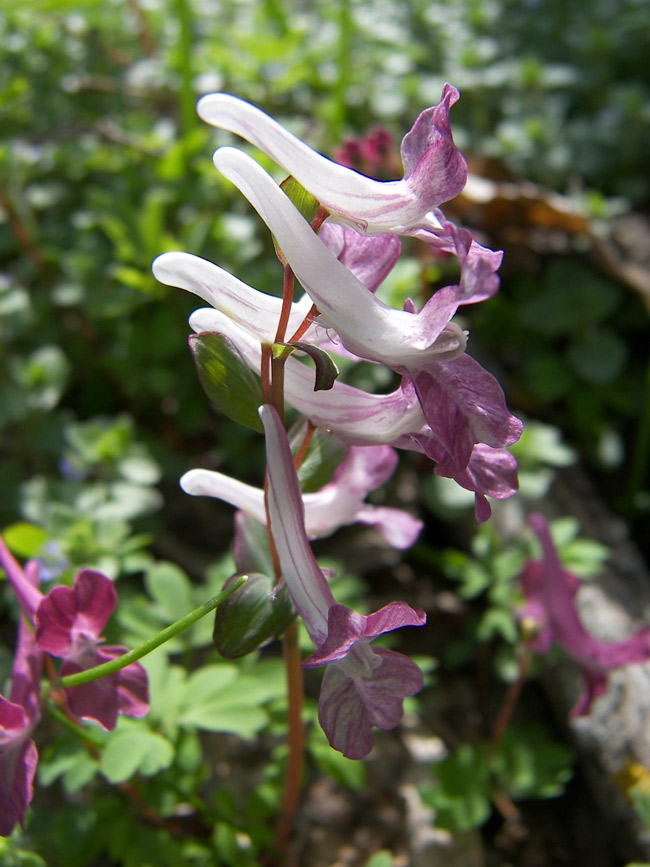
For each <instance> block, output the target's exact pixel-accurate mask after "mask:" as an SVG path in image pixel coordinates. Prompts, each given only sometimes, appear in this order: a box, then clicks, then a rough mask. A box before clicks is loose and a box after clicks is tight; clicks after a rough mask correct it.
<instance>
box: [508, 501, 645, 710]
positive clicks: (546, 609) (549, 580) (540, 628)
mask: <svg viewBox="0 0 650 867" xmlns="http://www.w3.org/2000/svg"><path fill="white" fill-rule="evenodd" d="M530 525H531V527H532V529H533V530H534V531H535V534H536V535H537V537H538V538H539V541H540V543H541V546H542V559H541V560H531V561H529V562H528V563H527V564H526V567H525V569H524V571H523V572H522V574H521V575H520V576H519V580H520V582H521V585H522V588H523V591H524V594H525V596H526V605H525V606H524V607H523V608H522V610H521V611H520V612H519V618H520V621H521V622H522V623H524V624H526V626H527V631H531V629H530V627H531V626H532V632H533V638H532V639H531V640H530V641H529V643H528V646H529V648H530V649H531V650H532V651H534V652H535V653H548V652H549V650H550V649H551V647H552V646H553V645H558V646H559V647H561V648H562V649H563V650H564V651H565V652H566V653H567V654H568V655H569V656H570V657H571V659H572V660H573V661H574V662H575V663H576V665H577V666H578V668H579V669H580V672H581V674H582V679H583V683H584V690H583V692H582V694H581V695H580V697H579V698H578V701H577V702H576V704H575V706H574V707H573V709H572V711H571V716H582V715H584V714H588V713H589V711H590V709H591V704H592V702H593V701H594V699H596V698H598V696H600V695H602V694H603V693H604V692H605V691H606V690H607V675H608V672H609V671H611V670H612V669H615V668H620V667H621V666H623V665H631V664H633V663H640V662H646V661H647V660H648V659H650V627H647V626H646V627H643V628H642V629H640V630H639V631H638V632H637V633H635V634H634V635H632V636H631V637H630V638H625V639H623V640H621V641H612V642H605V641H600V640H599V639H598V638H596V637H595V636H593V635H591V634H590V633H589V632H587V630H586V629H585V627H584V626H583V625H582V621H581V620H580V615H579V613H578V610H577V608H576V601H575V595H576V593H577V591H578V588H579V587H580V579H579V578H578V577H577V576H575V575H573V574H572V573H571V572H567V571H566V569H564V568H563V566H562V564H561V562H560V558H559V557H558V554H557V551H556V550H555V546H554V545H553V540H552V539H551V533H550V530H549V526H548V522H547V521H546V519H545V518H544V517H543V516H542V515H531V517H530Z"/></svg>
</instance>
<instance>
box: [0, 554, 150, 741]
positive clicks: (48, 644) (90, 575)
mask: <svg viewBox="0 0 650 867" xmlns="http://www.w3.org/2000/svg"><path fill="white" fill-rule="evenodd" d="M0 564H1V565H2V567H3V568H4V570H5V571H6V573H7V577H8V579H9V583H10V584H11V586H12V588H13V590H14V593H15V594H16V597H17V599H18V602H19V603H20V606H21V608H22V609H23V612H24V614H25V616H26V617H27V619H28V620H29V621H30V622H31V624H32V625H33V627H34V630H35V641H36V647H37V648H38V650H39V651H41V652H45V653H49V654H51V655H52V656H56V657H59V658H61V659H63V665H62V667H61V675H62V676H66V675H68V674H74V673H76V672H79V671H85V670H86V669H89V668H94V667H95V666H97V665H100V664H101V663H103V662H108V661H109V660H112V659H116V658H117V657H118V656H121V655H122V654H124V653H126V651H127V648H126V647H118V646H111V647H100V646H99V645H100V644H101V643H102V641H103V639H102V638H101V631H102V629H103V628H104V626H105V625H106V622H107V621H108V618H109V617H110V615H111V614H112V612H113V610H114V608H115V606H116V604H117V591H116V590H115V585H114V584H113V582H112V581H111V579H110V578H107V577H106V576H105V575H102V574H101V573H100V572H95V571H94V570H92V569H82V570H81V571H80V572H79V573H78V574H77V575H76V577H75V580H74V585H73V587H65V586H63V585H60V586H58V587H53V588H52V589H51V590H50V591H49V592H48V593H47V594H46V595H43V594H42V593H41V592H40V590H39V589H38V585H39V575H38V563H37V562H36V561H30V562H28V563H27V565H26V567H25V569H24V570H23V569H21V568H20V566H19V565H18V563H17V562H16V560H15V559H14V558H13V556H12V555H11V553H10V552H9V550H8V548H7V547H6V545H5V544H4V542H3V541H2V539H0ZM65 695H66V702H67V706H68V710H69V711H70V713H71V714H72V715H73V716H75V717H78V718H79V719H85V720H93V721H94V722H96V723H98V724H99V725H100V726H102V728H104V729H107V730H112V729H114V728H115V725H116V723H117V717H118V715H119V714H125V715H126V716H134V717H142V716H145V715H146V714H147V712H148V710H149V704H148V691H147V673H146V671H145V669H144V667H143V666H142V665H141V664H140V663H139V662H135V663H132V664H131V665H128V666H126V667H125V668H123V669H120V670H119V671H117V672H114V673H113V674H109V675H106V676H105V677H102V678H100V679H98V680H95V681H91V682H90V683H86V684H83V685H81V686H75V687H70V688H68V689H66V690H65Z"/></svg>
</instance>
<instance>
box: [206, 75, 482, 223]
mask: <svg viewBox="0 0 650 867" xmlns="http://www.w3.org/2000/svg"><path fill="white" fill-rule="evenodd" d="M459 96H460V94H459V93H458V91H457V90H456V88H455V87H452V85H450V84H446V85H445V86H444V89H443V94H442V100H441V101H440V103H439V104H438V105H436V106H432V107H431V108H428V109H426V110H425V111H423V112H422V113H421V114H420V116H419V117H418V119H417V120H416V121H415V123H414V125H413V127H412V129H411V130H410V132H409V133H407V135H406V136H405V137H404V140H403V141H402V148H401V153H402V161H403V163H404V177H403V178H402V180H399V181H374V180H372V179H371V178H367V177H365V176H364V175H360V174H358V173H357V172H355V171H353V170H351V169H348V168H345V167H344V166H341V165H339V164H337V163H334V162H332V161H331V160H328V159H327V158H326V157H323V156H321V155H320V154H318V153H316V152H315V151H313V150H312V149H311V148H310V147H308V145H306V144H305V143H304V142H302V141H301V140H300V139H298V138H296V136H294V135H292V134H291V133H290V132H289V131H288V130H286V129H285V128H284V127H283V126H281V125H280V124H279V123H277V122H276V121H275V120H273V119H272V118H271V117H269V115H267V114H265V113H264V112H263V111H261V110H260V109H259V108H256V107H255V106H254V105H251V104H250V103H248V102H245V101H244V100H242V99H238V98H237V97H235V96H231V95H230V94H227V93H210V94H207V95H206V96H203V97H202V98H201V99H200V100H199V102H198V105H197V111H198V113H199V116H200V117H201V118H202V119H203V120H204V121H206V122H207V123H209V124H211V125H212V126H216V127H219V128H220V129H225V130H228V131H230V132H233V133H236V134H237V135H239V136H241V137H242V138H245V139H246V140H247V141H249V142H251V143H252V144H254V145H255V146H256V147H258V148H259V149H260V150H261V151H263V152H264V153H265V154H267V155H268V156H269V157H270V158H271V159H272V160H274V161H275V162H276V163H278V165H280V166H282V168H283V169H285V171H286V172H288V173H289V174H291V175H293V177H294V178H296V180H297V181H298V182H299V183H300V184H302V186H303V187H305V189H306V190H308V191H309V192H310V193H311V194H312V195H313V196H314V198H316V199H317V200H318V201H319V202H320V203H321V204H322V205H324V206H325V207H326V208H327V209H328V211H330V213H331V214H332V215H333V216H334V217H335V219H336V221H337V222H341V223H343V224H345V225H349V226H351V227H352V228H353V229H356V230H357V231H358V232H361V233H362V234H368V235H376V234H382V233H384V232H397V233H400V234H405V233H406V232H408V230H409V229H413V228H416V227H418V228H419V227H420V226H423V227H426V228H430V229H432V230H433V231H435V230H437V229H438V228H439V226H437V225H436V222H435V219H434V218H433V217H432V216H431V211H433V210H435V209H436V208H438V207H439V206H440V205H441V204H442V203H443V202H447V201H449V200H450V199H453V198H454V196H457V195H458V193H460V191H461V190H462V189H463V187H464V186H465V183H466V181H467V163H466V162H465V158H464V157H463V156H462V154H461V153H460V151H459V150H458V149H457V148H456V146H455V145H454V141H453V138H452V134H451V127H450V124H449V109H450V108H451V106H452V105H453V104H454V103H455V102H457V100H458V98H459Z"/></svg>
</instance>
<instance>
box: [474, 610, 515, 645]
mask: <svg viewBox="0 0 650 867" xmlns="http://www.w3.org/2000/svg"><path fill="white" fill-rule="evenodd" d="M476 637H477V638H478V640H479V641H490V640H491V639H492V638H496V637H501V638H503V639H504V640H505V641H508V642H510V643H511V644H514V643H515V642H516V641H517V638H518V631H517V624H516V621H515V617H514V614H513V613H512V611H511V610H510V609H506V608H495V607H492V608H488V610H487V611H485V612H484V614H483V616H482V617H481V619H480V621H479V624H478V626H477V627H476Z"/></svg>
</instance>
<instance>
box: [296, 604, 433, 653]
mask: <svg viewBox="0 0 650 867" xmlns="http://www.w3.org/2000/svg"><path fill="white" fill-rule="evenodd" d="M426 622H427V617H426V614H425V613H424V611H422V609H421V608H418V609H415V608H411V606H410V605H407V604H406V602H391V603H390V604H389V605H385V606H384V607H383V608H380V609H379V611H375V613H374V614H369V615H365V614H359V613H358V612H356V611H354V610H353V609H352V608H348V607H347V606H346V605H340V604H338V603H336V604H334V605H332V606H331V608H330V610H329V615H328V622H327V639H326V640H325V641H324V642H323V643H322V644H321V645H320V646H319V647H318V649H317V650H316V652H315V653H312V654H311V656H308V657H307V659H305V661H304V662H303V667H304V668H316V667H317V666H319V665H326V664H327V663H331V662H336V661H337V660H341V659H344V658H345V657H346V656H347V655H348V654H349V653H350V650H351V649H352V648H353V647H354V646H355V644H356V643H357V642H358V641H361V642H362V645H366V644H367V643H368V642H369V641H372V639H373V638H377V637H378V636H379V635H383V634H384V633H385V632H393V631H394V630H395V629H401V628H402V627H404V626H424V624H425V623H426Z"/></svg>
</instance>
